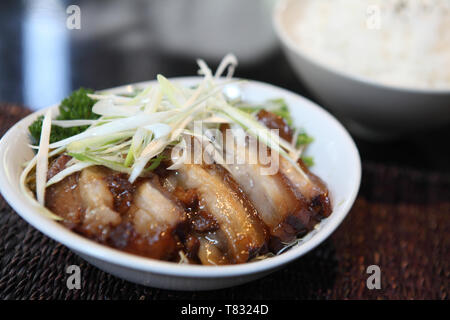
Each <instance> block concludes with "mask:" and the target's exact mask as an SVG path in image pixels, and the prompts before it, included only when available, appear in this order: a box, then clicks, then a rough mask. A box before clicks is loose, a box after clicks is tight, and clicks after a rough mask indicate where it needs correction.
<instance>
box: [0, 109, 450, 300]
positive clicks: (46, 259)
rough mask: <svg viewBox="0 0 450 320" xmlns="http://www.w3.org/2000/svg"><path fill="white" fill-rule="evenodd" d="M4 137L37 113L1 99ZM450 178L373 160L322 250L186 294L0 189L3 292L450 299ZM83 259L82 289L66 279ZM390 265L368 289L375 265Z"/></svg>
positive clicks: (28, 295)
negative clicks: (26, 216)
mask: <svg viewBox="0 0 450 320" xmlns="http://www.w3.org/2000/svg"><path fill="white" fill-rule="evenodd" d="M0 111H1V113H0V135H3V134H4V132H5V131H6V129H7V128H9V127H10V126H11V125H12V124H14V123H15V122H16V121H17V120H19V119H20V118H22V117H23V116H25V115H26V114H27V113H28V111H27V110H26V109H24V108H22V107H19V106H14V105H5V104H3V105H1V104H0ZM449 235H450V177H449V176H442V175H439V174H424V173H420V172H417V171H412V170H406V169H398V168H393V167H384V166H381V165H376V164H364V169H363V182H362V186H361V190H360V194H359V197H358V200H357V201H356V203H355V205H354V207H353V209H352V210H351V212H350V213H349V216H348V217H347V218H346V220H345V221H344V223H343V224H342V225H341V226H340V227H339V228H338V230H337V231H336V232H335V233H334V234H333V235H332V236H331V238H329V239H328V240H326V241H325V242H324V243H322V244H321V245H320V246H319V247H318V248H316V249H315V250H313V251H312V252H310V253H309V254H307V255H305V256H304V257H302V258H301V259H298V260H297V261H295V262H293V263H291V264H290V265H289V266H287V267H286V268H284V269H282V270H280V271H278V272H276V273H274V274H272V275H269V276H267V277H265V278H263V279H261V280H257V281H254V282H251V283H248V284H244V285H241V286H239V287H234V288H230V289H223V290H217V291H209V292H177V291H168V290H161V289H154V288H148V287H143V286H140V285H136V284H133V283H129V282H127V281H124V280H121V279H118V278H116V277H114V276H112V275H109V274H107V273H104V272H102V271H100V270H99V269H97V268H95V267H93V266H91V265H90V264H88V263H87V262H85V261H83V260H82V259H81V258H79V257H78V256H76V255H75V254H73V253H72V252H71V251H69V250H68V249H66V248H65V247H64V246H62V245H60V244H58V243H56V242H55V241H53V240H51V239H49V238H47V237H45V236H43V235H42V234H41V233H40V232H39V231H37V230H35V229H34V228H32V227H30V226H29V225H28V224H27V223H26V222H25V221H24V220H22V219H21V218H20V217H19V216H18V215H17V214H16V213H15V212H14V211H13V210H12V209H11V208H10V207H9V206H8V205H7V204H6V202H5V201H4V200H3V198H2V197H0V298H1V299H178V298H180V299H222V298H223V299H335V298H337V299H365V298H370V299H448V298H449V292H450V236H449ZM73 264H75V265H79V266H80V268H81V272H82V286H81V289H80V290H69V289H67V286H66V280H67V276H68V275H67V274H66V273H65V268H66V267H67V266H68V265H73ZM373 264H376V265H378V266H379V267H380V269H381V286H382V287H381V289H380V290H369V289H367V287H366V279H367V277H368V276H369V275H368V274H367V273H366V269H367V267H368V266H369V265H373Z"/></svg>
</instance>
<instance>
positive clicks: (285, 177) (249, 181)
mask: <svg viewBox="0 0 450 320" xmlns="http://www.w3.org/2000/svg"><path fill="white" fill-rule="evenodd" d="M235 134H236V135H239V134H240V133H239V132H236V133H235ZM241 134H242V132H241ZM252 143H253V144H254V143H255V138H253V137H250V136H247V137H246V140H245V143H236V141H235V143H233V144H231V143H225V145H226V147H227V148H233V150H228V149H227V150H226V152H227V153H230V152H231V154H232V155H233V156H234V163H235V164H232V165H229V166H228V170H229V171H230V173H231V175H232V176H233V178H234V179H235V181H236V182H237V183H238V184H239V185H240V186H241V188H242V189H243V191H244V192H245V193H246V194H247V195H248V198H249V199H250V200H251V202H252V203H253V205H254V206H255V208H256V209H257V211H258V214H259V216H260V218H261V220H262V221H263V222H264V223H265V224H266V225H267V226H268V228H269V231H270V234H271V236H272V237H271V241H270V247H271V250H273V251H277V250H279V249H280V248H281V246H282V242H290V241H292V240H294V239H295V238H296V237H297V236H299V235H302V234H304V233H306V232H307V231H310V230H311V229H312V228H313V227H314V225H315V224H316V223H317V222H318V220H317V219H316V216H317V217H318V215H317V213H316V212H315V210H312V209H311V208H315V209H317V208H318V207H324V208H326V209H325V210H323V211H322V212H327V211H328V209H327V208H329V201H328V197H327V193H324V196H323V198H321V197H317V195H316V194H314V193H313V192H308V193H305V195H303V194H302V191H303V190H308V191H309V190H310V189H312V190H323V189H322V188H323V187H324V185H323V184H321V185H319V184H318V186H320V187H321V188H319V187H317V186H316V184H313V183H312V182H310V181H309V180H308V181H307V183H306V181H301V182H304V183H305V184H302V185H297V184H299V182H300V178H299V177H298V176H297V173H298V172H295V174H294V173H292V171H293V170H296V169H295V168H294V167H293V166H292V165H290V163H289V162H287V160H285V159H284V158H282V157H281V156H278V154H276V153H274V152H272V151H270V150H268V151H267V154H268V157H267V159H265V160H264V161H266V162H265V163H267V164H266V165H262V164H261V163H260V155H259V154H258V150H259V148H260V147H264V148H266V147H265V146H258V148H251V147H250V145H252ZM273 157H277V159H278V168H279V170H273V171H274V172H269V171H272V170H268V167H270V166H271V165H272V164H273V163H272V162H271V159H273ZM250 159H253V161H250ZM268 173H270V174H268ZM291 178H292V179H295V180H294V181H291ZM311 181H316V180H311ZM309 188H310V189H309ZM324 190H326V188H325V189H324ZM310 197H311V198H310ZM322 202H324V204H323V205H322ZM313 204H314V205H315V206H313ZM327 205H328V207H327Z"/></svg>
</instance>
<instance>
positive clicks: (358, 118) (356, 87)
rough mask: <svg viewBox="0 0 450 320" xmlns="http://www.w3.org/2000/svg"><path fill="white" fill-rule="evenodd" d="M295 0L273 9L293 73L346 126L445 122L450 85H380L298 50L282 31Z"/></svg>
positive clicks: (383, 131)
mask: <svg viewBox="0 0 450 320" xmlns="http://www.w3.org/2000/svg"><path fill="white" fill-rule="evenodd" d="M301 5H302V4H301V1H295V0H280V1H279V2H278V3H277V5H276V6H275V9H274V13H273V24H274V28H275V30H276V33H277V35H278V38H279V39H280V41H281V45H282V48H283V50H284V52H285V54H286V56H287V58H288V60H289V62H290V64H291V65H292V67H293V69H294V71H295V72H296V74H297V76H298V77H299V78H300V79H301V80H302V82H303V83H304V84H305V86H306V87H307V88H308V89H309V90H310V91H311V92H312V93H313V94H314V95H315V97H316V98H317V99H318V100H319V101H320V103H321V104H323V105H324V106H325V107H327V108H329V109H330V110H332V111H333V112H334V113H335V114H336V115H337V116H338V117H339V118H340V119H342V120H343V121H344V122H345V124H346V125H347V127H348V128H349V130H350V131H352V132H353V133H355V134H357V135H359V136H363V137H366V138H369V139H384V138H390V137H393V136H398V135H402V134H406V133H409V132H416V131H419V130H426V129H430V128H434V127H438V126H441V125H445V124H447V123H450V90H437V89H436V90H433V89H430V90H425V89H409V88H400V87H393V86H387V85H383V84H380V83H377V82H374V81H372V80H370V79H368V78H365V77H362V76H358V75H353V74H348V73H344V72H341V71H339V70H336V69H335V68H333V67H330V66H327V65H324V64H322V63H320V62H317V61H315V60H314V59H311V58H310V57H309V56H308V55H306V54H305V53H304V52H302V49H301V48H300V46H299V45H298V44H296V43H295V42H294V40H293V39H292V37H291V36H290V34H289V32H288V31H287V30H288V29H287V28H288V27H287V23H288V22H289V21H292V20H293V19H295V16H294V15H293V13H294V12H298V10H301ZM424 63H426V61H424Z"/></svg>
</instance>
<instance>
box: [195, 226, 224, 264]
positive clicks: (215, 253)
mask: <svg viewBox="0 0 450 320" xmlns="http://www.w3.org/2000/svg"><path fill="white" fill-rule="evenodd" d="M198 240H199V243H200V246H199V248H198V253H197V256H198V259H199V260H200V262H201V264H203V265H214V266H219V265H225V264H229V263H230V261H229V260H228V258H227V257H226V256H225V255H224V254H223V251H222V250H220V249H219V245H220V240H219V239H218V237H217V235H216V234H215V233H210V234H206V235H201V236H198Z"/></svg>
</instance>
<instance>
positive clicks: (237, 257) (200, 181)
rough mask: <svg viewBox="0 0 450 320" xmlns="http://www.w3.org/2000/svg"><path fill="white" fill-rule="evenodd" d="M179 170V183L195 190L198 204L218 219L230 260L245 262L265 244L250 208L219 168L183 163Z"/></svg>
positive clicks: (260, 225)
mask: <svg viewBox="0 0 450 320" xmlns="http://www.w3.org/2000/svg"><path fill="white" fill-rule="evenodd" d="M216 168H217V170H216ZM179 173H180V174H179V181H180V182H179V183H180V184H182V185H183V186H184V187H185V188H186V189H196V191H197V194H198V196H199V201H200V204H201V206H204V207H205V209H206V210H207V211H208V212H209V213H210V214H211V215H212V216H213V217H214V219H215V220H216V221H217V222H218V224H219V230H220V231H221V232H222V233H223V235H224V236H225V239H226V247H227V252H225V254H227V255H229V259H230V260H231V261H232V262H234V263H242V262H246V261H248V259H249V258H250V257H251V254H252V253H257V252H258V251H259V250H260V249H261V248H263V247H265V244H266V232H265V229H264V227H263V226H262V224H261V222H260V221H259V220H258V218H257V216H256V212H255V210H254V208H253V207H252V206H251V204H249V205H248V206H247V205H246V203H245V202H246V199H244V198H243V197H242V196H241V195H240V194H239V193H238V192H236V190H233V188H231V186H230V185H229V183H227V182H226V181H225V180H224V176H223V173H222V172H221V170H220V168H218V167H216V166H211V167H210V168H208V169H206V168H204V167H201V166H200V165H183V166H182V167H181V168H180V170H179ZM200 251H201V250H200Z"/></svg>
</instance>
